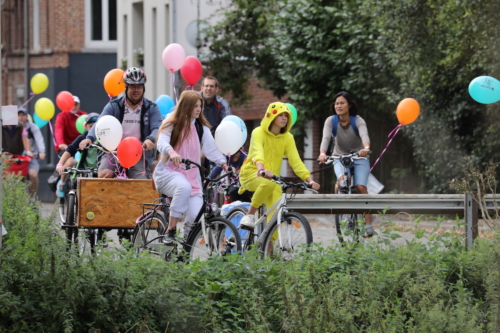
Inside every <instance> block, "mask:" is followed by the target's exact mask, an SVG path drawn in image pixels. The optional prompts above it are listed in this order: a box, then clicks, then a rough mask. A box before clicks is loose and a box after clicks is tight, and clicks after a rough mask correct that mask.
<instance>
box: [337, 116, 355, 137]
mask: <svg viewBox="0 0 500 333" xmlns="http://www.w3.org/2000/svg"><path fill="white" fill-rule="evenodd" d="M350 118H351V119H350V123H351V127H352V130H353V131H354V134H356V136H357V137H358V138H359V137H360V136H359V131H358V127H357V126H356V116H351V117H350ZM338 126H339V116H338V115H334V116H333V117H332V136H333V137H334V138H336V137H337V127H338Z"/></svg>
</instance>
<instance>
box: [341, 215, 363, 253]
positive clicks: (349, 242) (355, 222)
mask: <svg viewBox="0 0 500 333" xmlns="http://www.w3.org/2000/svg"><path fill="white" fill-rule="evenodd" d="M359 217H360V215H359V214H335V228H336V229H337V237H338V239H339V242H340V243H341V244H342V246H346V247H349V246H354V245H355V244H357V243H358V242H359V236H360V227H359Z"/></svg>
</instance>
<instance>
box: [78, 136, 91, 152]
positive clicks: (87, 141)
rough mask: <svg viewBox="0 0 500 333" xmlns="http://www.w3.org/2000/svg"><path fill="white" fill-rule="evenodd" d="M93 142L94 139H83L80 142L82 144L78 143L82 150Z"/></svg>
mask: <svg viewBox="0 0 500 333" xmlns="http://www.w3.org/2000/svg"><path fill="white" fill-rule="evenodd" d="M91 143H92V140H90V139H83V140H82V141H81V142H80V145H78V148H80V150H84V149H85V148H87V146H88V145H90V144H91Z"/></svg>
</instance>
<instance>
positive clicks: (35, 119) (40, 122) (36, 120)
mask: <svg viewBox="0 0 500 333" xmlns="http://www.w3.org/2000/svg"><path fill="white" fill-rule="evenodd" d="M33 122H34V123H35V125H36V126H38V128H42V127H43V126H45V125H47V124H48V123H49V121H48V120H44V119H42V118H40V117H38V115H37V114H36V112H35V113H33Z"/></svg>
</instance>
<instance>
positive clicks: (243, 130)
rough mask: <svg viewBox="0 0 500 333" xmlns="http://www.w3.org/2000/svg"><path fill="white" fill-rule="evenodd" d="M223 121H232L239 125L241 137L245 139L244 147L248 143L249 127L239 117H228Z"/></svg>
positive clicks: (242, 144)
mask: <svg viewBox="0 0 500 333" xmlns="http://www.w3.org/2000/svg"><path fill="white" fill-rule="evenodd" d="M222 121H232V122H233V123H235V124H236V125H238V127H239V128H240V129H241V137H242V138H243V142H242V143H241V146H244V145H245V142H246V141H247V125H245V122H244V121H243V119H241V118H240V117H237V116H227V117H226V118H224V119H222Z"/></svg>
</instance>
